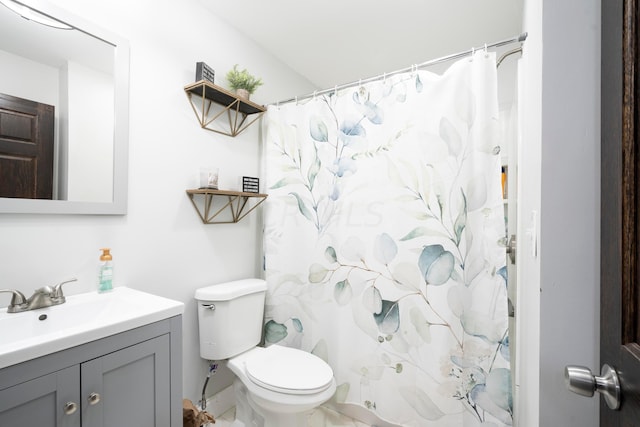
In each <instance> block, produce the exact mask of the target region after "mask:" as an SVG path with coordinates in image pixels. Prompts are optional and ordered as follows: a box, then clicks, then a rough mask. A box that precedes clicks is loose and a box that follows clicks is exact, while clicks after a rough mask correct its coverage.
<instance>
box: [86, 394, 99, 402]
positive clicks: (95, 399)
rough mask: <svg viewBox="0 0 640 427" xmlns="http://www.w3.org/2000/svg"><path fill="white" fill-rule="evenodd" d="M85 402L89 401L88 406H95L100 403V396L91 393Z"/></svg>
mask: <svg viewBox="0 0 640 427" xmlns="http://www.w3.org/2000/svg"><path fill="white" fill-rule="evenodd" d="M87 400H88V401H89V405H95V404H96V403H98V402H100V394H99V393H96V392H93V393H91V394H90V395H89V397H88V398H87Z"/></svg>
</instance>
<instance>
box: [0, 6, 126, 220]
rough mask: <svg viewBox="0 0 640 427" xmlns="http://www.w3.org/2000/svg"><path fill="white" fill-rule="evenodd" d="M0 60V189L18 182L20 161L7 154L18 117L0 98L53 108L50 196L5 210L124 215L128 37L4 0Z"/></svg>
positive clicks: (14, 200) (3, 203)
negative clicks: (3, 152)
mask: <svg viewBox="0 0 640 427" xmlns="http://www.w3.org/2000/svg"><path fill="white" fill-rule="evenodd" d="M0 63H1V64H2V67H0V113H2V112H6V113H7V114H0V168H3V167H4V168H5V174H4V176H3V175H2V171H1V170H0V178H2V180H3V181H6V180H8V181H10V182H5V183H4V184H3V183H0V187H1V186H2V185H8V186H14V185H15V186H19V185H21V184H20V182H18V181H16V182H13V181H12V180H13V179H14V176H15V179H16V180H18V178H19V175H20V174H21V173H20V172H21V169H20V167H21V166H20V164H19V165H18V166H15V165H14V164H13V163H11V157H10V154H6V152H5V156H4V159H3V158H2V151H3V150H5V148H3V145H2V143H3V142H5V143H7V144H5V145H8V141H9V140H10V139H11V138H13V139H15V142H20V141H19V140H20V138H21V135H22V133H20V131H15V128H16V126H14V125H15V123H20V120H21V116H20V115H19V114H18V113H16V114H14V113H15V111H14V110H12V111H9V110H8V109H7V110H2V108H3V107H2V104H1V102H2V101H3V100H4V101H6V102H13V101H15V99H18V100H20V101H21V102H22V100H28V101H33V102H35V103H38V105H41V104H43V105H47V106H53V107H54V108H53V110H54V119H53V122H54V125H53V132H52V133H53V137H52V139H53V156H52V157H53V160H52V164H53V172H52V173H51V178H52V183H51V186H52V191H51V195H50V196H45V197H49V198H50V199H43V198H37V197H40V196H36V197H34V198H31V197H30V196H28V197H23V196H16V195H9V196H6V197H0V213H44V214H51V213H61V214H113V215H122V214H125V213H126V210H127V169H128V138H129V45H128V42H127V41H126V40H124V39H122V38H121V37H119V36H117V35H115V34H113V33H111V32H109V31H107V30H105V29H102V28H100V27H98V26H96V25H94V24H92V23H90V22H87V21H85V20H84V19H82V18H80V17H77V16H75V15H73V14H71V13H69V12H68V11H66V10H63V9H61V8H59V7H57V6H55V5H53V4H51V3H48V2H46V1H41V0H20V1H19V2H18V1H13V0H0ZM7 99H8V100H9V101H7ZM5 105H6V104H5ZM9 105H13V104H9ZM12 115H15V116H17V117H18V118H17V119H15V118H13V116H12ZM33 122H34V123H36V122H37V120H33ZM33 126H34V125H31V128H32V129H33ZM25 129H27V130H26V131H24V132H25V133H29V131H28V129H29V125H26V127H25ZM12 132H13V133H12ZM7 133H8V134H10V135H9V136H6V134H7ZM32 133H34V134H35V133H37V132H35V131H34V132H32ZM15 135H17V137H16V136H15ZM9 142H10V141H9ZM18 145H20V144H18ZM21 145H22V146H26V145H28V144H21ZM6 150H9V149H6ZM5 159H9V160H6V161H4V163H3V160H5ZM14 163H15V162H14ZM26 163H29V162H28V161H27V162H23V163H21V164H26ZM32 163H36V162H32ZM23 182H24V181H23ZM0 194H3V195H6V194H8V193H0Z"/></svg>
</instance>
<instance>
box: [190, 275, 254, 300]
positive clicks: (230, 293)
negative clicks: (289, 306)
mask: <svg viewBox="0 0 640 427" xmlns="http://www.w3.org/2000/svg"><path fill="white" fill-rule="evenodd" d="M266 290H267V282H266V281H264V280H262V279H242V280H235V281H233V282H225V283H219V284H217V285H211V286H206V287H204V288H199V289H196V294H195V298H196V299H197V300H198V301H228V300H230V299H234V298H237V297H240V296H243V295H249V294H253V293H256V292H263V291H266Z"/></svg>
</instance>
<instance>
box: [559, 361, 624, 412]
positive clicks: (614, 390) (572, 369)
mask: <svg viewBox="0 0 640 427" xmlns="http://www.w3.org/2000/svg"><path fill="white" fill-rule="evenodd" d="M564 380H565V384H566V385H567V388H568V389H569V391H572V392H574V393H577V394H579V395H581V396H587V397H591V396H593V394H594V393H595V392H596V391H597V392H598V393H600V394H602V396H603V397H604V400H605V402H606V403H607V406H608V407H609V408H611V409H613V410H614V411H615V410H617V409H619V408H620V379H619V378H618V373H617V372H616V370H615V369H613V368H612V367H610V366H609V365H607V364H606V363H605V364H604V365H602V371H601V376H599V377H598V376H595V375H593V374H592V373H591V369H589V368H585V367H584V366H571V365H570V366H566V367H565V368H564Z"/></svg>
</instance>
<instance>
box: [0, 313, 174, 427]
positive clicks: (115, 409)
mask: <svg viewBox="0 0 640 427" xmlns="http://www.w3.org/2000/svg"><path fill="white" fill-rule="evenodd" d="M181 339H182V338H181V316H176V317H173V318H170V319H166V320H163V321H160V322H156V323H152V324H150V325H146V326H143V327H141V328H136V329H133V330H130V331H126V332H123V333H120V334H117V335H113V336H110V337H107V338H103V339H100V340H97V341H92V342H90V343H87V344H83V345H80V346H77V347H73V348H71V349H67V350H63V351H60V352H57V353H53V354H50V355H47V356H43V357H40V358H37V359H33V360H30V361H27V362H23V363H20V364H18V365H14V366H10V367H7V368H4V369H1V370H0V426H2V427H23V426H27V425H37V426H38V427H49V426H51V427H116V426H123V427H125V426H126V427H180V426H182V397H181V395H182V378H181V376H182V345H181Z"/></svg>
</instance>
